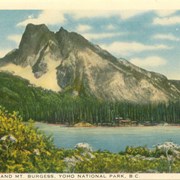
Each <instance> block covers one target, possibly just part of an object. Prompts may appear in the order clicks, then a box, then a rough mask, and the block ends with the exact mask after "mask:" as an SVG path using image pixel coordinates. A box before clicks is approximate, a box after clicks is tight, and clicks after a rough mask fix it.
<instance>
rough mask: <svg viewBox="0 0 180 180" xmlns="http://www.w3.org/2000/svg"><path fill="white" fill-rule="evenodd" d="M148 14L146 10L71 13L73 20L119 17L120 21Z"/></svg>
mask: <svg viewBox="0 0 180 180" xmlns="http://www.w3.org/2000/svg"><path fill="white" fill-rule="evenodd" d="M146 12H148V11H147V10H121V11H76V12H73V13H72V15H73V18H75V19H82V18H97V17H104V18H107V17H111V16H119V17H120V18H121V19H123V20H126V19H129V18H132V17H134V16H137V15H140V14H143V13H146Z"/></svg>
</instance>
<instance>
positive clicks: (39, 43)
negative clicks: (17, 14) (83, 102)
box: [0, 24, 180, 103]
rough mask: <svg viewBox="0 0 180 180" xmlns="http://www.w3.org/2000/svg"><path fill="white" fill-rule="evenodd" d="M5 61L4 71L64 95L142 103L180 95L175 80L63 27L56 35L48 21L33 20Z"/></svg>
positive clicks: (161, 100) (175, 97) (3, 60)
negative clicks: (111, 51)
mask: <svg viewBox="0 0 180 180" xmlns="http://www.w3.org/2000/svg"><path fill="white" fill-rule="evenodd" d="M0 62H3V63H1V64H0V71H1V70H10V69H11V70H12V71H14V72H15V74H16V75H19V76H21V77H23V78H26V79H29V80H30V82H31V83H32V84H36V85H38V86H41V87H43V88H46V89H51V90H54V91H60V92H61V93H72V95H73V94H76V95H81V94H83V95H87V96H95V97H96V98H99V99H105V100H110V101H131V102H138V103H142V102H143V103H147V102H164V101H165V102H167V101H168V100H170V99H172V100H176V99H178V98H179V97H180V90H179V88H177V85H176V83H172V82H170V81H169V80H168V79H167V78H165V77H164V76H162V75H159V74H158V73H153V72H149V71H146V70H144V69H141V68H139V67H137V66H134V65H132V64H131V63H130V62H128V61H126V60H124V59H117V58H116V57H114V56H113V55H111V54H110V53H109V52H108V51H106V50H103V49H101V48H100V47H99V46H98V45H94V44H93V43H91V42H89V41H88V40H87V39H85V38H84V37H83V36H81V35H80V34H77V33H75V32H68V31H67V30H65V29H64V28H63V27H61V28H60V29H59V31H58V32H56V33H54V32H51V31H50V30H49V29H48V28H47V26H46V25H44V24H41V25H33V24H28V25H27V27H26V29H25V32H24V34H23V36H22V39H21V42H20V45H19V48H18V49H17V50H15V51H12V52H11V53H9V54H7V55H6V56H5V57H4V58H3V59H1V60H0Z"/></svg>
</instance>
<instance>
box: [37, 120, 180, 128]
mask: <svg viewBox="0 0 180 180" xmlns="http://www.w3.org/2000/svg"><path fill="white" fill-rule="evenodd" d="M35 123H44V124H48V125H50V126H59V127H67V128H130V127H134V128H136V127H137V128H140V127H142V128H144V127H145V128H148V127H156V128H157V127H177V128H180V124H167V125H163V124H157V125H126V126H122V125H120V126H95V125H92V126H74V125H72V126H68V125H66V124H58V123H57V124H53V123H48V122H40V121H35Z"/></svg>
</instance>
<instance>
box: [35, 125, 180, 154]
mask: <svg viewBox="0 0 180 180" xmlns="http://www.w3.org/2000/svg"><path fill="white" fill-rule="evenodd" d="M36 126H37V127H39V129H40V130H42V131H44V132H45V133H46V134H47V135H52V136H53V138H54V143H55V145H56V146H58V147H60V148H74V146H75V145H76V144H77V143H79V142H84V143H88V144H90V145H91V146H92V148H93V149H94V150H98V149H101V150H109V151H111V152H119V151H123V150H125V148H126V146H145V145H146V146H147V147H149V148H152V147H153V146H154V145H157V144H158V143H164V142H166V141H173V142H174V143H176V144H180V127H179V126H152V127H148V126H147V127H115V128H114V127H94V128H92V127H91V128H87V127H86V128H78V127H60V126H58V125H52V124H46V123H36Z"/></svg>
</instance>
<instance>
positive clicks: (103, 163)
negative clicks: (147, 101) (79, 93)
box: [0, 107, 180, 173]
mask: <svg viewBox="0 0 180 180" xmlns="http://www.w3.org/2000/svg"><path fill="white" fill-rule="evenodd" d="M168 144H170V145H171V147H170V148H171V149H170V150H171V151H169V153H168V155H167V153H164V152H165V151H164V148H163V147H166V149H167V148H169V147H168V146H167V145H168ZM173 152H175V154H173ZM179 155H180V148H179V146H178V145H174V144H172V143H166V144H165V145H161V146H159V147H158V146H157V147H156V148H154V149H152V150H150V149H148V148H146V147H127V148H126V151H125V152H121V153H119V154H116V153H111V152H109V151H95V152H94V151H92V148H91V147H90V146H89V145H88V144H84V143H79V144H78V145H76V148H75V149H67V150H66V149H58V148H56V147H55V146H54V145H53V141H52V139H51V137H46V136H45V135H44V134H43V132H41V131H39V130H38V129H37V128H35V127H34V125H33V121H32V120H31V121H29V122H28V123H26V124H24V123H22V118H21V117H20V116H19V115H18V114H17V113H16V112H13V113H8V112H7V111H6V110H5V109H4V108H1V107H0V164H1V166H0V172H1V173H12V172H14V173H25V172H26V173H27V172H29V173H30V172H31V173H43V172H44V173H45V172H47V173H48V172H49V173H53V172H56V173H62V172H63V173H69V172H70V173H74V172H75V173H76V172H79V173H119V172H126V173H134V172H160V173H162V172H170V171H169V170H171V172H173V173H179V172H180V161H179V158H180V156H179ZM172 156H173V161H169V158H168V157H172ZM170 163H171V164H170Z"/></svg>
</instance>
